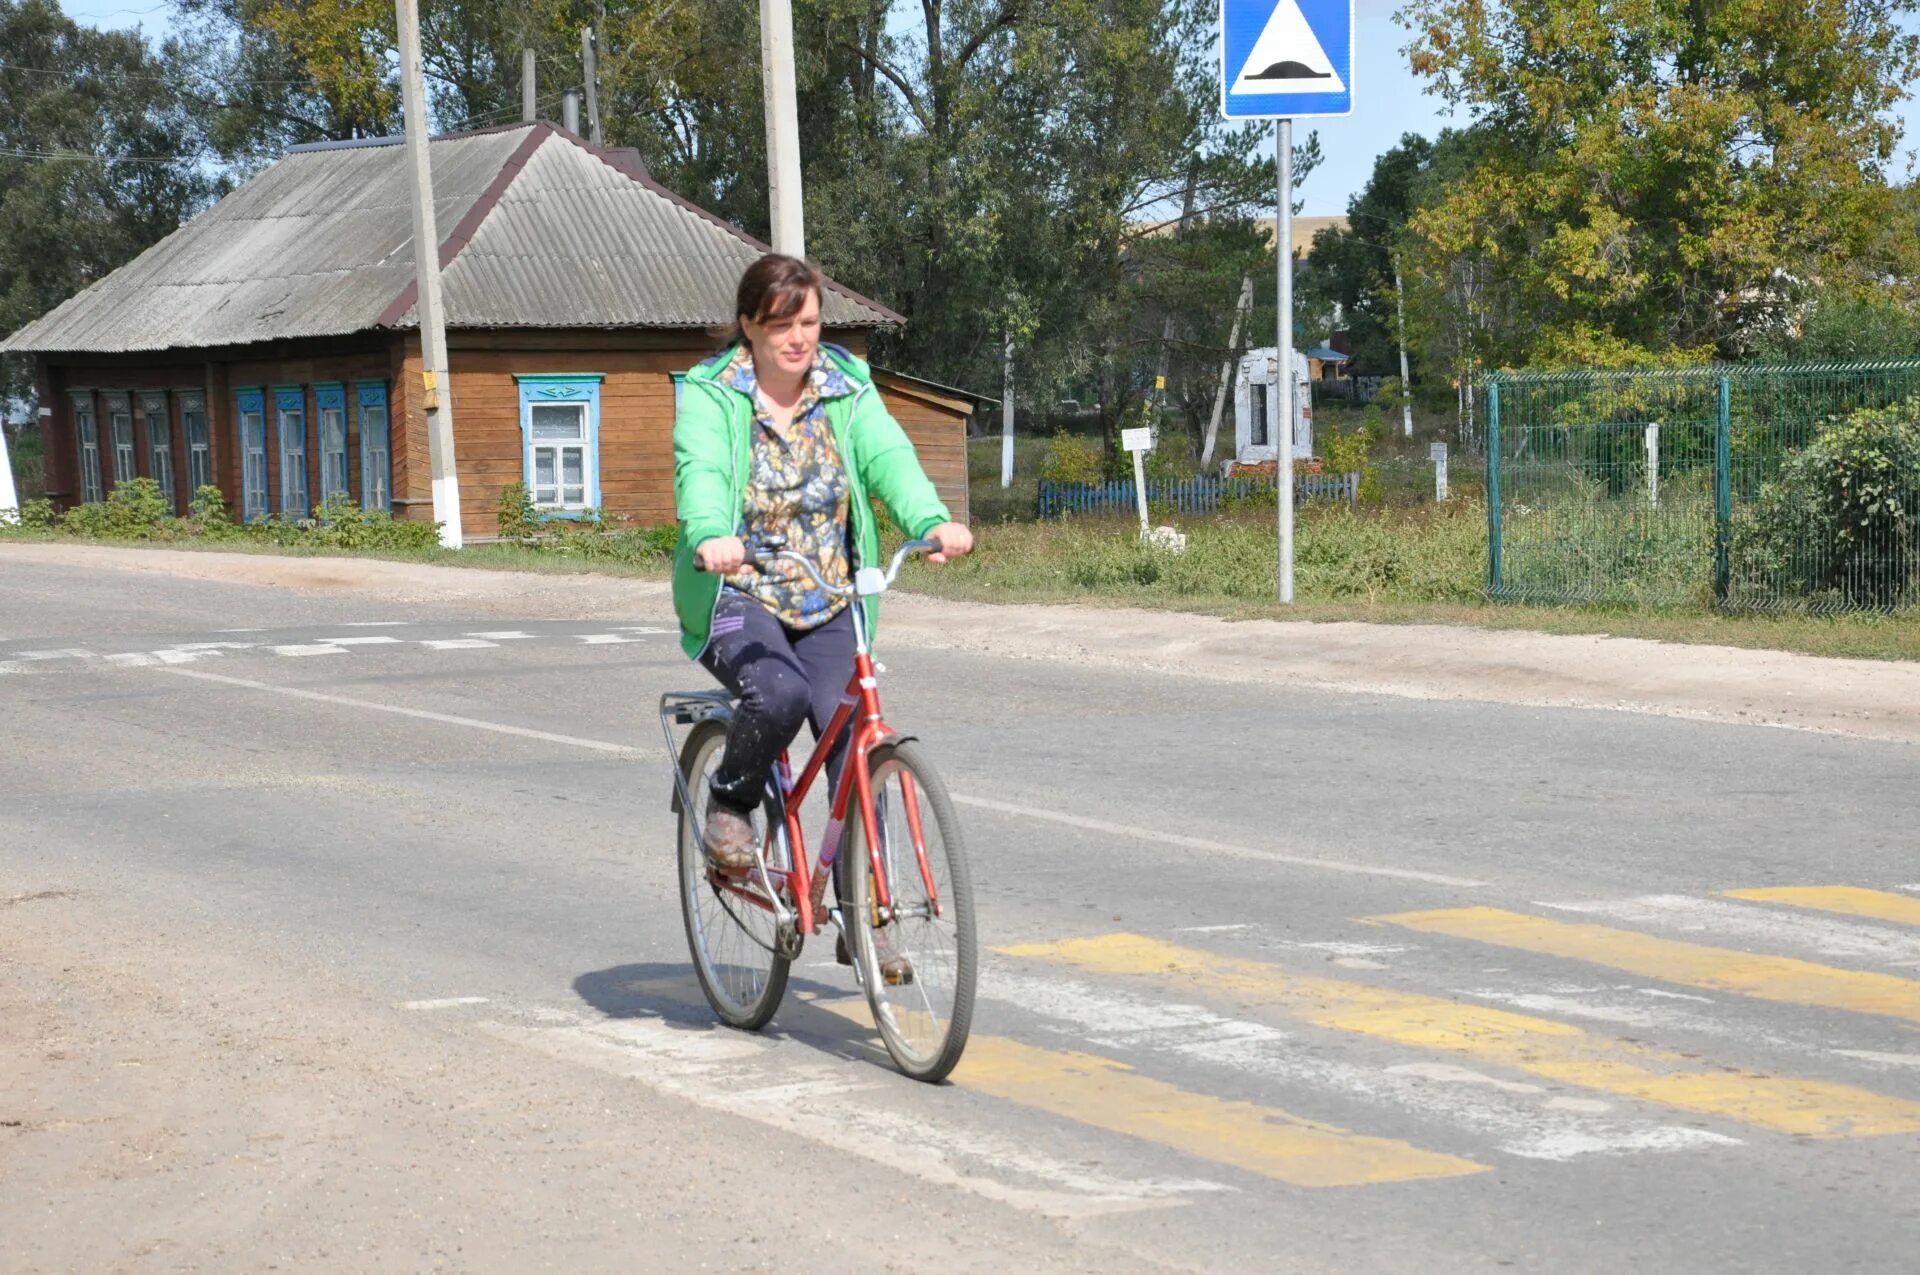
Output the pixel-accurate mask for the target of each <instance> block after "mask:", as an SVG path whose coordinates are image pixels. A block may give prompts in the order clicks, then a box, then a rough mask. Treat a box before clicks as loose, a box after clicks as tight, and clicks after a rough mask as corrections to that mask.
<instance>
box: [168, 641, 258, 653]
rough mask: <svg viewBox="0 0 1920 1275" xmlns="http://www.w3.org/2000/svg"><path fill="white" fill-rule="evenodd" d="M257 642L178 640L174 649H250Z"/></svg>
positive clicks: (256, 644)
mask: <svg viewBox="0 0 1920 1275" xmlns="http://www.w3.org/2000/svg"><path fill="white" fill-rule="evenodd" d="M258 645H260V644H259V643H258V642H178V643H175V644H174V648H173V649H174V650H176V651H251V650H252V649H253V648H254V647H256V646H258Z"/></svg>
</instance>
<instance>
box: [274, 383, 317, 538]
mask: <svg viewBox="0 0 1920 1275" xmlns="http://www.w3.org/2000/svg"><path fill="white" fill-rule="evenodd" d="M296 421H297V422H298V424H297V425H296V424H295V422H296ZM273 432H274V438H275V439H276V440H277V441H278V443H279V447H280V513H281V515H282V516H283V517H290V518H293V519H295V520H298V519H302V518H311V517H312V516H313V501H312V495H313V493H312V492H311V491H310V490H309V489H308V487H307V390H306V387H305V386H303V385H276V386H274V387H273Z"/></svg>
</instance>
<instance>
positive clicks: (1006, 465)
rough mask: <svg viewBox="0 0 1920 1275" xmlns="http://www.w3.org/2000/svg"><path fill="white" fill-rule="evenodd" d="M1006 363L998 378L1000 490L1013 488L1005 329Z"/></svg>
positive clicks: (1009, 337) (1010, 341)
mask: <svg viewBox="0 0 1920 1275" xmlns="http://www.w3.org/2000/svg"><path fill="white" fill-rule="evenodd" d="M1006 354H1007V362H1006V367H1005V368H1004V369H1003V371H1002V373H1001V377H1000V394H1001V399H1000V490H1002V491H1005V490H1006V489H1007V488H1009V487H1011V486H1013V329H1012V328H1008V329H1007V345H1006Z"/></svg>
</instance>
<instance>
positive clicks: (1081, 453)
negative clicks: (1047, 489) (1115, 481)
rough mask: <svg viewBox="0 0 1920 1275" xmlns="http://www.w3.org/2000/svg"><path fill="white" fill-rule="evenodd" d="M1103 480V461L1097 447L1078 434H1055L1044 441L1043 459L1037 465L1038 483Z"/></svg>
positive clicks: (1104, 461)
mask: <svg viewBox="0 0 1920 1275" xmlns="http://www.w3.org/2000/svg"><path fill="white" fill-rule="evenodd" d="M1105 477H1106V458H1105V457H1104V456H1102V455H1101V449H1100V445H1099V444H1098V443H1096V442H1094V441H1093V440H1092V439H1090V438H1082V437H1080V436H1079V435H1077V434H1055V435H1054V436H1053V437H1052V438H1050V439H1048V440H1047V454H1046V458H1045V459H1044V460H1042V461H1041V462H1040V481H1042V482H1048V483H1097V482H1100V481H1102V480H1103V479H1104V478H1105Z"/></svg>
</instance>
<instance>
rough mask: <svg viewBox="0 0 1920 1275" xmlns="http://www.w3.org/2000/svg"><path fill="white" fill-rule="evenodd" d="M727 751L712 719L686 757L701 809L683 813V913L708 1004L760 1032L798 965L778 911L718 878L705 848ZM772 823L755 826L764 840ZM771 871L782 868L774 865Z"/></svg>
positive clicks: (749, 890) (739, 882) (722, 728)
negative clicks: (785, 949) (785, 943)
mask: <svg viewBox="0 0 1920 1275" xmlns="http://www.w3.org/2000/svg"><path fill="white" fill-rule="evenodd" d="M726 746H727V724H726V723H725V722H724V721H722V720H719V719H709V720H707V721H704V722H701V723H700V724H699V725H697V726H695V727H694V728H693V731H692V733H691V734H689V735H688V736H687V742H686V746H685V747H684V748H683V749H681V752H680V772H681V773H682V774H683V775H685V776H686V780H687V792H688V793H689V794H690V795H691V796H692V798H693V802H694V806H695V807H696V809H695V810H693V811H689V810H686V809H684V808H683V809H682V810H681V811H680V913H681V916H682V917H683V918H684V919H685V921H686V925H687V947H688V950H689V951H690V952H691V953H692V955H693V970H694V973H695V974H696V975H697V976H698V977H699V979H700V990H701V991H702V992H704V993H705V994H706V997H707V1003H708V1004H709V1005H711V1006H713V1012H714V1013H716V1014H718V1015H719V1016H720V1019H721V1021H722V1022H724V1023H726V1024H727V1025H728V1026H730V1027H738V1028H740V1029H741V1030H743V1031H758V1030H760V1028H762V1027H764V1026H766V1025H767V1020H769V1019H771V1018H772V1017H773V1012H774V1010H776V1009H778V1008H779V1007H780V998H781V997H782V996H784V995H786V991H787V971H788V968H789V966H790V964H791V962H790V961H789V960H788V959H787V958H786V957H784V956H781V955H780V954H779V947H778V945H779V926H778V923H777V921H776V919H775V916H774V913H773V911H772V909H771V908H770V907H768V906H767V904H766V903H765V902H764V901H758V900H756V899H755V898H753V897H751V896H752V895H753V894H754V893H755V892H757V891H756V888H755V887H750V886H749V885H748V883H747V882H746V880H745V879H744V878H740V877H724V876H721V875H720V874H718V873H715V872H714V871H713V870H712V869H711V868H710V867H709V866H708V864H707V856H706V852H705V851H704V850H703V849H702V848H701V844H700V829H701V828H703V827H705V826H706V815H707V808H708V805H709V804H710V803H711V802H712V800H713V798H712V795H711V790H710V789H709V788H708V786H707V781H708V779H709V778H710V777H711V776H712V774H713V772H714V770H715V769H717V768H718V767H719V765H720V756H721V754H722V753H723V752H725V751H726ZM696 813H697V814H698V816H699V818H698V819H696V818H695V817H694V815H695V814H696ZM771 817H772V811H771V809H770V808H768V809H764V810H763V811H762V813H761V815H760V817H758V818H756V819H755V820H754V829H755V831H756V833H763V832H764V830H765V828H766V820H767V819H769V818H771ZM768 866H769V867H778V866H781V865H778V864H775V863H773V862H771V860H769V863H768Z"/></svg>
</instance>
